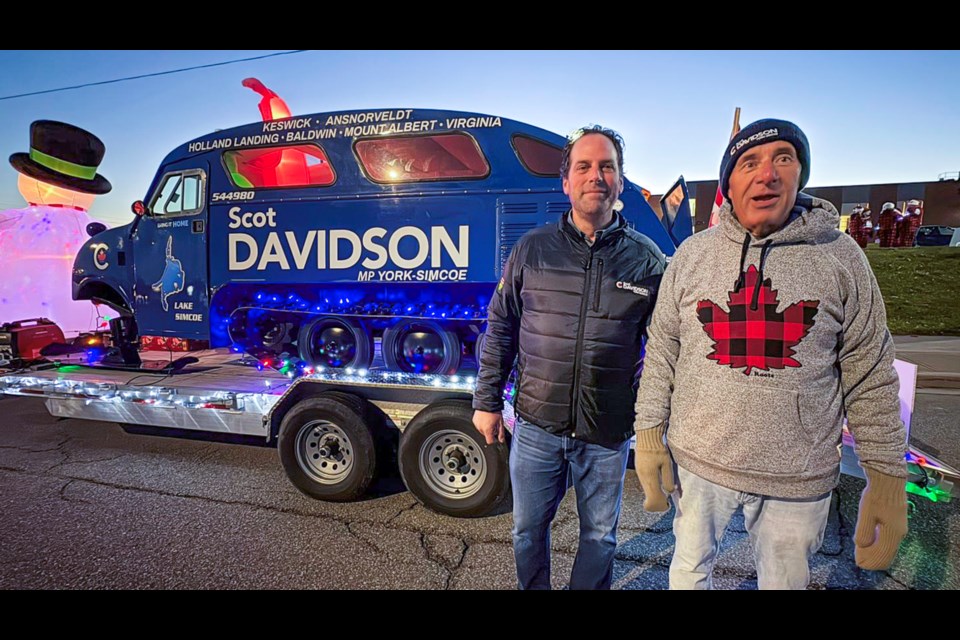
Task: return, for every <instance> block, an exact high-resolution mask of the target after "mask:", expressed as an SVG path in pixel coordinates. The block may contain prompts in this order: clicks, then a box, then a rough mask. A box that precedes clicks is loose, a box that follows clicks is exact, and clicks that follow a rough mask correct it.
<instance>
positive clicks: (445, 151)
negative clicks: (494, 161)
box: [354, 132, 490, 184]
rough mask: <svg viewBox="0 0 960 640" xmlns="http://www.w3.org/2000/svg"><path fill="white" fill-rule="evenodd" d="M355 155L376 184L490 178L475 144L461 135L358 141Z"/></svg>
mask: <svg viewBox="0 0 960 640" xmlns="http://www.w3.org/2000/svg"><path fill="white" fill-rule="evenodd" d="M354 151H355V152H356V154H357V158H358V159H359V160H360V166H361V167H362V168H363V171H364V173H365V174H366V175H367V177H368V178H370V180H372V181H373V182H378V183H387V184H396V183H402V182H430V181H435V180H475V179H480V178H485V177H487V176H488V175H489V174H490V165H489V164H487V159H486V158H484V156H483V152H482V151H481V150H480V146H479V145H478V144H477V141H476V140H474V138H473V136H471V135H469V134H466V133H462V132H457V133H442V134H438V135H425V136H397V137H394V138H389V137H383V136H378V137H376V138H367V139H365V140H357V142H356V144H355V145H354Z"/></svg>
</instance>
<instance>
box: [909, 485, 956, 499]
mask: <svg viewBox="0 0 960 640" xmlns="http://www.w3.org/2000/svg"><path fill="white" fill-rule="evenodd" d="M907 493H912V494H913V495H915V496H921V497H923V498H926V499H927V500H929V501H930V502H950V494H949V493H948V492H946V491H944V490H942V489H938V488H937V487H933V488H928V487H921V486H920V485H918V484H916V483H914V482H908V483H907Z"/></svg>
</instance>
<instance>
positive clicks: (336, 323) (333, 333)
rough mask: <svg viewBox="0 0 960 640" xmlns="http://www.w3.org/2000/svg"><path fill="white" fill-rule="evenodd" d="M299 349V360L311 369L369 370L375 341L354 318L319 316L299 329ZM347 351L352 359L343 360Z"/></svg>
mask: <svg viewBox="0 0 960 640" xmlns="http://www.w3.org/2000/svg"><path fill="white" fill-rule="evenodd" d="M325 332H326V333H325ZM318 340H322V341H323V343H322V344H318V342H317V341H318ZM331 345H332V350H330V351H328V348H331ZM345 345H346V346H345ZM297 348H298V350H299V352H300V358H301V359H303V360H305V361H307V362H308V363H310V365H312V366H323V367H331V368H345V367H353V368H355V369H368V368H369V367H370V363H372V362H373V340H372V339H371V338H370V334H369V333H368V332H367V329H366V327H364V325H363V323H362V322H360V321H359V320H355V319H353V318H341V317H339V316H320V317H319V318H316V319H314V320H312V321H310V322H308V323H307V324H305V325H303V327H302V328H301V329H300V335H299V337H298V338H297ZM344 349H345V350H346V351H347V352H348V353H350V354H352V355H350V358H349V360H341V358H340V356H342V355H344V353H343V350H344ZM321 352H322V353H321Z"/></svg>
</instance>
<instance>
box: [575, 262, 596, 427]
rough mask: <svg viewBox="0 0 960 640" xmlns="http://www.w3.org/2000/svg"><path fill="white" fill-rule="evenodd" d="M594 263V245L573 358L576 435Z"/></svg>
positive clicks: (581, 303) (584, 282) (585, 278)
mask: <svg viewBox="0 0 960 640" xmlns="http://www.w3.org/2000/svg"><path fill="white" fill-rule="evenodd" d="M592 265H593V247H590V253H589V254H588V255H587V266H586V268H585V269H584V271H585V272H586V273H585V276H584V278H583V295H581V296H580V325H579V328H578V330H577V352H576V354H575V356H574V359H573V398H572V401H571V402H570V424H571V426H572V427H573V433H574V436H576V433H577V413H578V409H579V405H580V358H581V357H582V355H583V331H584V329H585V327H584V325H585V324H586V317H587V300H588V299H589V297H590V267H591V266H592Z"/></svg>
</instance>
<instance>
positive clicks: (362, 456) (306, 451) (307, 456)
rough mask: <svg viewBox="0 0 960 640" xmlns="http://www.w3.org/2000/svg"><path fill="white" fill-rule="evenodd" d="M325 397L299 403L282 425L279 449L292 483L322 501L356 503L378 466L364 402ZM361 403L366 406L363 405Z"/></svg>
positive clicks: (336, 395)
mask: <svg viewBox="0 0 960 640" xmlns="http://www.w3.org/2000/svg"><path fill="white" fill-rule="evenodd" d="M341 395H347V394H329V395H319V396H316V397H313V398H309V399H307V400H303V401H301V402H300V403H299V404H297V405H295V406H294V407H293V408H292V409H291V410H290V411H288V412H287V414H286V415H285V416H284V417H283V420H282V421H281V422H280V433H279V437H278V439H277V450H278V452H279V454H280V462H281V463H282V464H283V468H284V471H286V473H287V476H288V477H289V478H290V481H291V482H293V484H294V486H296V487H297V488H298V489H299V490H300V491H302V492H303V493H305V494H307V495H308V496H311V497H313V498H317V499H319V500H329V501H332V502H345V501H349V500H356V499H357V498H359V497H360V496H362V495H363V494H364V493H366V491H367V488H368V487H369V486H370V483H371V482H372V481H373V476H374V473H375V472H376V468H377V454H376V450H377V448H376V445H375V443H374V438H373V434H372V433H371V432H370V429H369V428H368V427H367V425H366V423H365V422H364V419H363V413H364V412H363V405H362V403H363V400H361V399H359V398H350V399H348V398H344V397H339V396H341ZM357 402H359V403H360V404H359V405H358V404H357Z"/></svg>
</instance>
